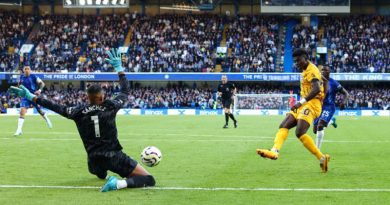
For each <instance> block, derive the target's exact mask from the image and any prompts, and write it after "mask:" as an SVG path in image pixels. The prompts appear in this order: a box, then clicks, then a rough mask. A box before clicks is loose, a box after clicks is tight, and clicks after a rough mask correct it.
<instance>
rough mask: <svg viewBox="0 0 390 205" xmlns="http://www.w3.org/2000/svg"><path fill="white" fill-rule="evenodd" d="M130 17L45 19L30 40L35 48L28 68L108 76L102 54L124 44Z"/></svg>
mask: <svg viewBox="0 0 390 205" xmlns="http://www.w3.org/2000/svg"><path fill="white" fill-rule="evenodd" d="M129 19H130V15H129V14H125V15H116V14H113V15H101V16H87V15H84V16H72V15H54V16H53V15H47V16H43V17H42V18H41V19H40V21H39V25H40V28H39V31H38V32H37V34H36V35H34V36H33V37H32V42H33V43H34V44H35V45H36V48H35V51H34V53H33V55H32V56H31V57H30V58H29V61H30V62H29V64H30V65H31V66H32V69H33V70H36V71H44V72H55V71H56V72H59V71H61V70H62V71H65V72H72V71H76V72H99V71H102V72H107V71H111V69H110V68H109V66H108V64H107V63H105V61H104V59H105V58H106V57H107V56H106V54H105V52H106V51H107V50H109V49H110V48H113V47H115V48H117V47H119V46H121V45H122V44H123V41H124V39H125V35H126V33H127V30H128V27H129V25H130V21H129Z"/></svg>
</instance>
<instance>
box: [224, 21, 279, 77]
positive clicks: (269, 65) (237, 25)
mask: <svg viewBox="0 0 390 205" xmlns="http://www.w3.org/2000/svg"><path fill="white" fill-rule="evenodd" d="M281 22H282V21H281V19H280V18H278V17H264V16H262V17H260V16H240V17H237V18H233V19H231V20H230V22H229V23H228V24H227V30H226V35H227V36H226V38H227V42H226V46H227V47H228V49H229V54H228V60H227V62H226V64H223V66H225V67H224V71H225V72H275V69H276V68H275V61H276V57H277V56H276V53H277V45H278V42H279V39H278V38H279V25H280V24H281Z"/></svg>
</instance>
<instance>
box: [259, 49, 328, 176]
mask: <svg viewBox="0 0 390 205" xmlns="http://www.w3.org/2000/svg"><path fill="white" fill-rule="evenodd" d="M293 57H294V63H295V64H296V66H297V67H298V68H299V69H300V70H301V71H302V76H301V83H300V84H301V93H300V94H301V100H300V101H299V102H297V104H295V105H294V106H293V107H292V108H291V111H290V112H289V113H288V114H287V116H286V118H285V119H284V120H283V121H282V123H281V124H280V126H279V131H278V132H277V133H276V137H275V141H274V146H273V147H272V149H271V150H266V149H257V150H256V152H257V154H259V155H260V156H261V157H264V158H269V159H273V160H276V159H278V157H279V151H280V149H281V148H282V145H283V143H284V141H285V140H286V138H287V136H288V132H289V130H290V129H291V128H293V127H295V126H296V127H297V128H296V130H295V135H296V136H297V137H298V139H299V140H300V141H301V142H302V144H303V145H304V146H305V147H306V149H308V150H309V151H310V152H311V153H312V154H313V155H315V156H316V157H317V159H318V160H319V161H320V167H321V170H322V172H327V171H328V162H329V160H330V156H329V155H328V154H322V152H321V151H320V150H319V149H318V148H317V146H316V145H315V143H314V141H313V139H312V138H311V137H310V136H309V135H308V134H306V132H307V130H308V129H309V128H310V125H311V124H312V123H313V121H314V119H316V118H317V117H319V116H320V114H321V109H322V100H323V98H324V96H325V93H324V86H323V85H322V77H321V74H320V71H319V70H318V68H317V67H316V66H315V65H314V64H313V63H311V62H310V61H309V60H308V54H307V52H306V51H305V50H304V49H297V50H295V51H294V53H293Z"/></svg>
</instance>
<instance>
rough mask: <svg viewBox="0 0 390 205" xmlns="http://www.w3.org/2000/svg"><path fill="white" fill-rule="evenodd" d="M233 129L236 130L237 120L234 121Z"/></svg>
mask: <svg viewBox="0 0 390 205" xmlns="http://www.w3.org/2000/svg"><path fill="white" fill-rule="evenodd" d="M234 128H237V120H234Z"/></svg>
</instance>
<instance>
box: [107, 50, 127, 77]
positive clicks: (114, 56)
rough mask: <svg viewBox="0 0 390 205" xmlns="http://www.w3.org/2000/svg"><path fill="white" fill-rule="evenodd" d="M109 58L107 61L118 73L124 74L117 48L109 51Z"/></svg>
mask: <svg viewBox="0 0 390 205" xmlns="http://www.w3.org/2000/svg"><path fill="white" fill-rule="evenodd" d="M107 55H108V56H109V58H106V61H107V62H108V63H109V64H111V65H112V67H114V69H115V71H116V72H122V71H123V70H124V69H123V67H122V59H121V54H120V52H119V50H118V49H117V48H113V49H111V51H107Z"/></svg>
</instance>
